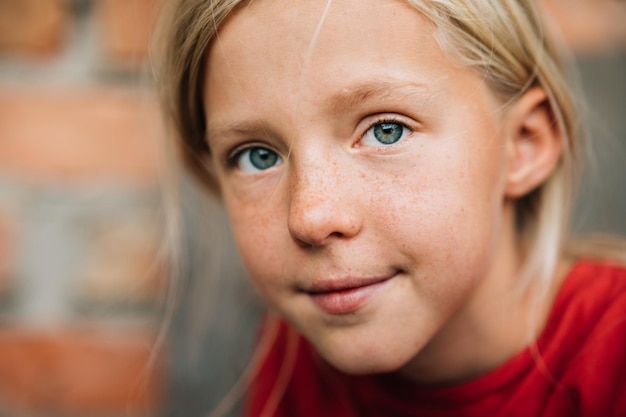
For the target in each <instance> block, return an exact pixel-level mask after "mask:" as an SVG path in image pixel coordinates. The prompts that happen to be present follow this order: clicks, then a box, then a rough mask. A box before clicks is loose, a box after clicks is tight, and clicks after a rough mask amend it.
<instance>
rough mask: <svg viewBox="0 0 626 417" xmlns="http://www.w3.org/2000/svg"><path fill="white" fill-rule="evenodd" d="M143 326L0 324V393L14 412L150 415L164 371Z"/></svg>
mask: <svg viewBox="0 0 626 417" xmlns="http://www.w3.org/2000/svg"><path fill="white" fill-rule="evenodd" d="M154 340H155V335H154V334H153V332H151V331H146V330H142V329H132V330H131V329H128V330H121V329H117V330H115V331H111V330H108V331H103V330H100V331H95V330H93V329H92V330H80V329H56V330H33V329H31V330H25V329H19V328H7V326H4V327H3V328H1V329H0V397H1V398H2V401H3V407H8V408H9V409H11V410H13V411H14V412H24V411H26V412H31V413H33V412H34V413H41V414H42V415H89V414H91V415H125V416H129V417H132V416H146V415H154V414H155V413H156V411H157V410H158V409H159V406H160V404H161V403H162V394H163V391H162V389H163V376H162V375H163V374H162V371H161V368H160V365H159V363H158V362H157V364H156V366H155V367H152V368H150V367H149V366H148V365H149V363H150V354H151V347H152V346H153V341H154Z"/></svg>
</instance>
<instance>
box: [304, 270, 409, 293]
mask: <svg viewBox="0 0 626 417" xmlns="http://www.w3.org/2000/svg"><path fill="white" fill-rule="evenodd" d="M396 274H397V272H393V273H391V274H387V275H382V276H374V277H343V278H336V279H320V280H318V281H316V282H314V283H313V284H311V285H309V286H307V287H305V288H304V289H303V291H304V292H306V293H309V294H324V293H331V292H338V291H347V290H353V289H356V288H361V287H367V286H369V285H374V284H378V283H380V282H383V281H387V280H389V279H391V278H393V277H394V276H395V275H396Z"/></svg>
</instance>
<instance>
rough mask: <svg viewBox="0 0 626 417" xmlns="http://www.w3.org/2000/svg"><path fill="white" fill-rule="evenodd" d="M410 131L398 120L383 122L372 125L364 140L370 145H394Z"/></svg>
mask: <svg viewBox="0 0 626 417" xmlns="http://www.w3.org/2000/svg"><path fill="white" fill-rule="evenodd" d="M409 132H410V130H409V128H407V127H406V126H405V125H403V124H402V123H398V122H381V123H377V124H375V125H374V126H372V127H370V128H369V129H368V130H367V132H365V136H364V138H363V140H364V141H365V142H367V143H365V144H366V145H368V146H381V145H393V144H394V143H396V142H398V141H399V140H400V139H403V138H404V137H406V135H408V134H409ZM372 139H373V141H372Z"/></svg>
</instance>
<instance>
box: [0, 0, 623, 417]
mask: <svg viewBox="0 0 626 417" xmlns="http://www.w3.org/2000/svg"><path fill="white" fill-rule="evenodd" d="M161 1H167V0H161ZM161 1H159V0H0V416H18V417H20V416H32V417H37V416H59V417H65V416H68V417H69V416H81V417H89V416H99V417H106V416H160V415H168V416H173V415H175V416H181V417H184V416H189V417H191V416H201V415H204V414H205V413H206V412H207V411H208V410H209V409H210V408H211V407H213V406H215V404H217V402H218V401H219V399H221V398H224V397H225V396H226V393H227V391H228V389H229V387H230V386H231V385H232V384H233V383H234V382H235V381H236V380H237V377H238V375H240V373H241V371H242V369H243V367H244V366H245V359H246V357H247V354H248V352H249V351H250V346H251V343H252V340H253V338H254V328H255V327H256V322H257V317H258V311H259V306H258V302H257V301H256V298H255V296H254V294H253V292H252V291H251V290H250V288H248V286H247V285H246V283H245V274H244V272H243V270H242V268H241V266H240V263H239V261H238V258H237V255H236V253H235V251H234V249H233V248H234V246H233V243H232V241H231V240H230V237H229V233H228V228H227V226H225V224H226V222H225V217H224V213H223V212H222V211H221V209H220V208H219V205H218V204H216V203H215V202H213V201H211V200H208V199H206V198H205V197H204V196H203V195H202V194H201V192H199V191H198V189H197V188H196V187H195V186H194V184H193V183H192V182H191V181H184V180H183V181H182V182H181V183H180V184H179V187H178V188H179V190H180V193H181V196H182V201H183V210H182V214H183V221H182V234H181V241H180V242H176V245H177V246H179V247H180V248H181V250H180V252H181V254H182V255H181V262H180V264H177V265H171V264H170V263H168V262H166V261H165V257H164V256H163V255H164V250H165V249H166V245H165V243H166V242H165V240H166V239H165V234H164V229H165V228H164V224H165V212H164V209H163V207H164V205H163V192H162V187H163V183H164V177H165V175H166V171H165V162H164V161H165V159H166V157H167V155H164V147H163V141H164V134H163V132H164V129H163V127H162V123H161V120H160V115H159V110H158V104H157V102H156V96H155V93H154V91H153V79H152V72H151V70H150V53H149V50H150V48H149V39H150V35H151V33H152V31H153V28H154V23H155V21H156V17H157V15H158V10H159V6H160V3H161ZM537 1H540V3H541V4H540V5H541V7H542V10H543V13H544V15H545V17H546V19H547V20H548V21H549V22H550V23H549V25H550V28H551V30H554V31H555V32H556V33H558V37H559V39H560V43H561V44H562V46H563V47H564V48H567V49H568V50H569V51H571V57H570V62H569V66H570V79H571V81H572V85H573V86H574V88H575V90H576V91H577V94H578V95H579V97H580V98H581V100H582V101H584V103H586V104H585V105H584V107H583V115H582V118H583V119H582V120H581V122H582V123H586V124H587V125H588V127H589V128H588V134H589V137H590V138H591V143H592V147H593V152H594V160H595V162H594V163H593V164H592V165H591V166H590V167H588V173H587V174H585V176H584V177H583V178H584V181H583V182H584V183H583V187H582V191H581V193H580V197H579V199H578V202H577V205H576V217H575V220H574V224H573V228H574V230H576V231H579V232H597V231H599V232H610V233H618V234H622V235H624V236H626V167H625V166H624V163H623V161H624V160H626V117H625V116H626V3H625V2H623V1H617V0H537ZM206 247H209V248H210V252H211V253H210V255H211V256H207V253H206V252H205V250H206V249H204V248H206ZM171 270H175V271H176V273H177V275H179V276H180V278H183V279H181V280H179V281H177V282H179V285H177V286H176V288H175V291H173V292H169V293H168V292H167V289H168V286H169V284H171V283H170V282H169V281H168V278H167V277H168V276H169V272H170V271H171ZM207 275H211V276H216V277H218V278H220V279H221V278H223V279H221V281H220V282H217V283H215V282H213V281H209V280H205V279H202V278H203V277H206V276H207ZM216 285H219V287H220V292H219V296H218V295H217V292H216V291H215V286H216ZM168 294H170V298H172V299H175V300H184V302H183V303H178V307H177V309H176V310H175V311H174V312H173V315H172V316H171V317H170V316H169V315H168V311H167V309H165V308H164V305H165V303H164V301H165V299H166V298H167V297H168ZM168 317H170V318H168ZM165 318H168V319H167V320H166V321H167V322H168V323H169V327H168V328H169V330H168V331H167V332H163V327H162V326H163V323H164V320H165Z"/></svg>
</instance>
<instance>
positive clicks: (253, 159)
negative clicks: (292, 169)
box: [235, 147, 283, 173]
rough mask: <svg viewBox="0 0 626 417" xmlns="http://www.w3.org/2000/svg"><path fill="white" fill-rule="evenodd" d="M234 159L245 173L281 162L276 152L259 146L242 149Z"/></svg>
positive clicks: (268, 167) (264, 168)
mask: <svg viewBox="0 0 626 417" xmlns="http://www.w3.org/2000/svg"><path fill="white" fill-rule="evenodd" d="M235 161H236V165H237V167H238V168H239V169H240V170H242V171H243V172H246V173H254V172H259V171H265V170H266V169H270V168H272V167H273V166H276V165H280V164H281V163H282V162H283V160H282V158H281V157H280V156H279V155H278V154H277V153H276V152H274V151H271V150H269V149H266V148H261V147H253V148H248V149H245V150H243V151H242V152H241V153H239V154H238V155H237V156H236V158H235Z"/></svg>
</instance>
